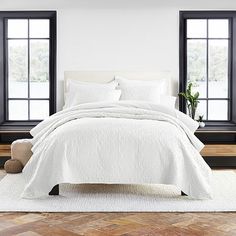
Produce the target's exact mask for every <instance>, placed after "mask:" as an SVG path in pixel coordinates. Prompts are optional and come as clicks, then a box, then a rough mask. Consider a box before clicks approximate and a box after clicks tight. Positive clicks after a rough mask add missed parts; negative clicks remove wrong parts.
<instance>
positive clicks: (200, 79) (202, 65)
mask: <svg viewBox="0 0 236 236" xmlns="http://www.w3.org/2000/svg"><path fill="white" fill-rule="evenodd" d="M187 49H188V50H187V79H188V83H190V82H191V83H193V92H196V91H198V92H199V93H200V97H201V98H205V97H206V40H188V42H187Z"/></svg>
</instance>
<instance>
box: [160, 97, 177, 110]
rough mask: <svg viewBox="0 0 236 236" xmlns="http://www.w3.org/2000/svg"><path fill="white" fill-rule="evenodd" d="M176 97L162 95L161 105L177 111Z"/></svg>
mask: <svg viewBox="0 0 236 236" xmlns="http://www.w3.org/2000/svg"><path fill="white" fill-rule="evenodd" d="M175 103H176V97H174V96H169V95H161V97H160V104H161V105H163V106H166V107H169V108H174V109H175Z"/></svg>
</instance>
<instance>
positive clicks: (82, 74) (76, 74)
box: [64, 71, 174, 95]
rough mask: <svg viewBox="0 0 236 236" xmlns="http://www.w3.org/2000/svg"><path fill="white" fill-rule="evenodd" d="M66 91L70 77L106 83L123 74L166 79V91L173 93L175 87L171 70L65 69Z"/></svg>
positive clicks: (131, 77)
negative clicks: (172, 83)
mask: <svg viewBox="0 0 236 236" xmlns="http://www.w3.org/2000/svg"><path fill="white" fill-rule="evenodd" d="M64 76H65V81H64V91H65V92H66V91H67V81H68V79H73V80H79V81H85V82H96V83H105V82H109V81H111V80H113V79H114V77H115V76H122V77H125V78H127V79H131V80H132V79H136V80H163V79H164V80H166V84H167V88H166V92H167V94H169V95H173V94H174V92H173V88H172V86H171V74H170V72H167V71H166V72H165V71H164V72H138V71H135V72H134V71H65V75H64Z"/></svg>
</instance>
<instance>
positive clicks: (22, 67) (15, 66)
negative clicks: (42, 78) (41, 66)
mask: <svg viewBox="0 0 236 236" xmlns="http://www.w3.org/2000/svg"><path fill="white" fill-rule="evenodd" d="M27 54H28V49H27V40H8V87H9V88H8V93H9V95H8V96H9V97H10V98H26V97H27V96H28V85H27V78H28V60H27V58H28V56H27Z"/></svg>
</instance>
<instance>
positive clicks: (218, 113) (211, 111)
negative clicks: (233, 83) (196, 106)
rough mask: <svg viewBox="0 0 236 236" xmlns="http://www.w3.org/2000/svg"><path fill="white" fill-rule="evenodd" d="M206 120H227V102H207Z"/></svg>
mask: <svg viewBox="0 0 236 236" xmlns="http://www.w3.org/2000/svg"><path fill="white" fill-rule="evenodd" d="M208 120H228V101H208Z"/></svg>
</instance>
